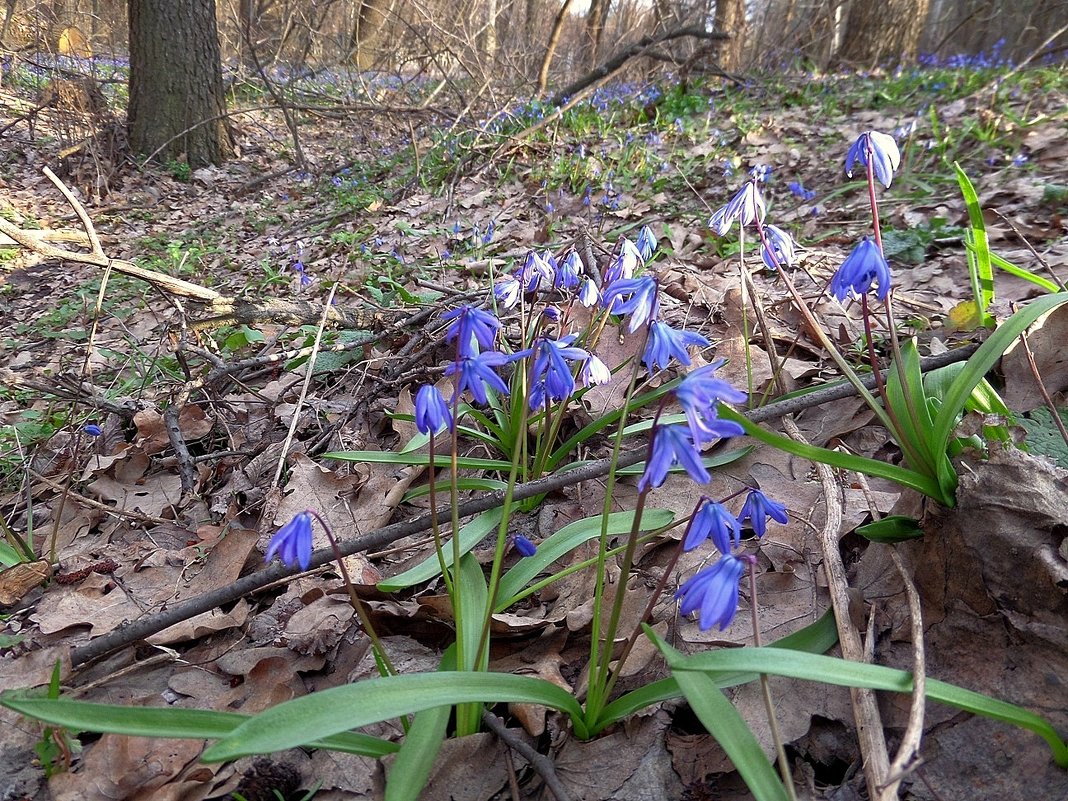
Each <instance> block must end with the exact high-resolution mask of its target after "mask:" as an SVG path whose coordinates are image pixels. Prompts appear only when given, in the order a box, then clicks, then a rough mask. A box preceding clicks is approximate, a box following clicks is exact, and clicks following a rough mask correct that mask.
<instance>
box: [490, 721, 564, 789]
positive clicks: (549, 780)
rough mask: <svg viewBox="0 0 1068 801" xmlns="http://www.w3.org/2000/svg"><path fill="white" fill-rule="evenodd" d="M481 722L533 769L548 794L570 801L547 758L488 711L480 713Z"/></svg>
mask: <svg viewBox="0 0 1068 801" xmlns="http://www.w3.org/2000/svg"><path fill="white" fill-rule="evenodd" d="M482 722H483V723H485V724H486V728H488V729H489V730H490V731H492V732H493V733H494V734H496V735H497V736H498V737H500V738H501V740H502V742H504V743H506V744H507V745H508V747H509V748H511V749H512V750H513V751H515V752H516V753H517V754H519V755H520V756H522V757H523V759H525V760H526V761H527V762H529V763H530V767H532V768H534V770H535V771H537V773H538V775H539V776H541V778H542V781H544V782H545V786H546V787H547V788H548V789H549V792H551V793H552V794H553V795H554V796H556V801H571V796H570V794H568V792H567V788H566V787H564V785H563V782H561V781H560V777H559V776H557V775H556V766H555V765H554V764H553V761H552V760H551V759H549V757H547V756H545V755H544V754H542V753H540V752H539V751H537V750H536V749H535V748H534V747H533V746H532V745H530V743H528V742H526V741H524V740H523V739H521V738H520V737H518V736H516V734H515V733H514V732H513V731H512V730H511V729H509V728H508V727H507V726H505V725H504V721H502V720H501V719H500V718H499V717H497V716H496V715H494V714H493V713H492V712H490V711H489V710H488V709H484V710H483V711H482Z"/></svg>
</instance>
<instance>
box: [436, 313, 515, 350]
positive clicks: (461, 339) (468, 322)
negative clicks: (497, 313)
mask: <svg viewBox="0 0 1068 801" xmlns="http://www.w3.org/2000/svg"><path fill="white" fill-rule="evenodd" d="M441 319H442V320H444V321H446V322H450V321H451V322H452V325H450V326H449V327H448V329H447V330H446V331H445V341H446V342H452V341H453V340H456V349H457V352H458V353H459V354H460V355H461V356H472V355H474V354H475V353H476V352H477V350H478V348H475V347H474V344H473V343H475V342H477V343H478V346H479V348H481V349H482V350H493V343H494V340H495V339H496V338H497V331H498V329H500V327H501V321H500V320H498V319H497V318H496V317H494V316H493V315H492V314H490V313H489V312H488V311H483V310H482V309H479V308H476V307H475V306H461V307H460V308H458V309H453V310H452V311H448V312H445V314H443V315H441Z"/></svg>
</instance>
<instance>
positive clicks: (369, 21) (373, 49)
mask: <svg viewBox="0 0 1068 801" xmlns="http://www.w3.org/2000/svg"><path fill="white" fill-rule="evenodd" d="M390 5H391V0H359V2H358V5H357V7H356V23H355V25H354V26H353V29H352V57H353V61H355V62H356V66H357V67H359V68H360V69H361V70H367V69H371V68H372V67H373V66H374V65H375V62H376V61H377V60H378V52H377V50H378V47H379V44H380V40H381V39H382V34H383V33H384V32H385V28H386V20H387V18H388V15H389V10H390Z"/></svg>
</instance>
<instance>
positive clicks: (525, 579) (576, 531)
mask: <svg viewBox="0 0 1068 801" xmlns="http://www.w3.org/2000/svg"><path fill="white" fill-rule="evenodd" d="M674 519H675V513H674V512H672V511H670V510H668V509H646V510H645V512H644V514H642V528H643V529H645V530H647V531H648V530H651V529H654V528H661V527H662V526H666V525H667V524H668V523H670V522H671V521H672V520H674ZM633 523H634V512H612V514H610V515H609V516H608V533H609V535H619V534H627V533H629V532H630V529H631V526H632V525H633ZM600 535H601V516H600V515H596V516H595V517H587V518H584V519H582V520H576V521H575V522H574V523H568V524H567V525H566V526H564V527H563V528H562V529H560V530H559V531H557V532H556V533H555V534H553V535H551V536H549V537H546V538H545V539H544V540H542V541H541V542H540V543H539V544H538V550H537V552H535V554H534V555H533V556H528V557H526V558H525V559H521V560H519V562H518V563H517V564H516V565H515V566H514V567H513V568H512V569H511V570H509V571H508V572H507V573H505V574H504V576H502V577H501V583H500V585H499V589H498V590H497V597H498V598H499V599H500V600H499V601H498V603H497V608H496V609H494V610H493V611H494V612H503V611H504V610H505V609H507V608H508V607H509V606H511V605H512V604H513V603H515V596H516V595H517V594H518V593H519V592H520V591H521V590H522V589H523V588H524V587H526V586H527V584H529V583H530V582H531V580H532V579H533V578H534V577H535V576H537V575H538V574H539V573H541V572H542V571H543V570H547V569H548V568H549V565H551V564H552V563H553V562H555V561H556V560H557V559H559V558H561V557H562V556H564V555H565V554H567V553H570V552H571V551H573V550H575V548H577V547H578V546H579V545H581V544H582V543H584V542H587V541H588V540H591V539H593V538H595V537H599V536H600Z"/></svg>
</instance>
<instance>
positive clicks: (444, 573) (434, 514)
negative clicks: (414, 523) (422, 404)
mask: <svg viewBox="0 0 1068 801" xmlns="http://www.w3.org/2000/svg"><path fill="white" fill-rule="evenodd" d="M455 426H456V418H453V427H455ZM435 438H436V434H435V433H434V432H431V433H430V441H429V442H430V449H429V451H430V464H429V465H428V467H427V470H428V476H429V480H430V533H431V535H433V537H434V552H435V553H436V554H437V555H438V566H439V567H440V568H441V577H442V579H443V580H444V581H445V592H446V593H448V595H449V600H450V602H451V601H452V598H453V586H452V577H451V576H450V575H449V568H448V566H447V565H446V564H445V551H444V546H442V544H441V526H439V525H438V498H437V489H436V486H435V482H434V439H435ZM454 505H455V504H454ZM455 530H456V529H453V531H455Z"/></svg>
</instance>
